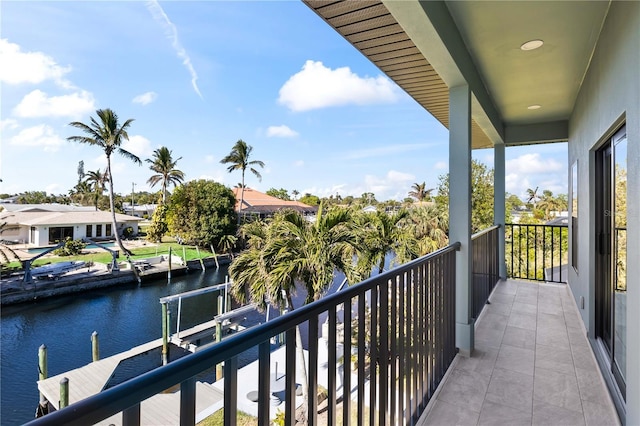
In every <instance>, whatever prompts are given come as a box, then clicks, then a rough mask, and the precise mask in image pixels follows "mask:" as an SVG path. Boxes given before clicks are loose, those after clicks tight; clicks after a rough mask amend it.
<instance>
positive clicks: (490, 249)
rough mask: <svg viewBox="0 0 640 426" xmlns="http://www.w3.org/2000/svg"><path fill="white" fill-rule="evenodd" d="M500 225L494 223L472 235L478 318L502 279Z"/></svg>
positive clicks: (474, 296)
mask: <svg viewBox="0 0 640 426" xmlns="http://www.w3.org/2000/svg"><path fill="white" fill-rule="evenodd" d="M499 231H500V225H494V226H492V227H491V228H487V229H485V230H483V231H480V232H478V233H477V234H474V235H473V236H472V237H471V250H472V253H473V286H472V287H471V288H472V296H471V299H472V301H473V302H472V303H473V307H472V316H473V318H478V316H479V315H480V312H482V308H483V307H484V305H485V304H486V302H487V300H489V296H490V295H491V292H492V291H493V289H494V288H495V286H496V284H497V283H498V280H500V260H499V258H500V257H499V254H498V238H500V232H499Z"/></svg>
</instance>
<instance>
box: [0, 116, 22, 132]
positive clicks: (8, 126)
mask: <svg viewBox="0 0 640 426" xmlns="http://www.w3.org/2000/svg"><path fill="white" fill-rule="evenodd" d="M17 128H18V122H17V121H16V120H14V119H13V118H7V119H4V120H0V130H13V129H17Z"/></svg>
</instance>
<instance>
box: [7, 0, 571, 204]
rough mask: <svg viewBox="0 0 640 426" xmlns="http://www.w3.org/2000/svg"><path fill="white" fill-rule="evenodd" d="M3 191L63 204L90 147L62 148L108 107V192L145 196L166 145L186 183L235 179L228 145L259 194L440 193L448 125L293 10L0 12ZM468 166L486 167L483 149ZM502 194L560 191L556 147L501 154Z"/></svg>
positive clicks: (563, 158) (94, 153) (62, 7)
mask: <svg viewBox="0 0 640 426" xmlns="http://www.w3.org/2000/svg"><path fill="white" fill-rule="evenodd" d="M0 28H1V32H0V64H2V65H1V66H0V84H1V87H0V93H1V94H0V179H2V182H0V193H9V194H13V193H20V192H24V191H46V192H47V193H50V194H64V193H68V191H69V190H70V189H71V188H73V186H74V185H76V183H77V182H78V173H77V169H78V163H79V162H80V161H83V162H84V170H85V172H86V171H90V170H91V171H94V170H102V171H103V170H104V169H105V166H106V158H105V156H104V154H103V153H102V151H101V150H100V149H99V148H98V147H93V146H88V145H83V144H79V143H76V142H69V141H67V137H69V136H76V135H82V133H81V132H79V130H78V129H75V128H73V127H71V126H69V123H70V122H73V121H80V122H83V123H89V120H90V117H96V114H95V111H96V110H97V109H105V108H110V109H112V110H113V111H115V112H116V113H117V114H118V117H119V119H120V122H121V123H123V122H124V121H126V120H127V119H130V118H132V119H134V121H133V122H132V124H131V126H130V128H129V132H128V133H129V140H128V141H125V143H124V144H123V148H125V149H126V150H128V151H130V152H132V153H134V154H135V155H137V156H139V157H140V158H141V159H142V160H143V164H142V165H141V166H138V165H136V164H134V163H132V162H131V161H130V160H127V159H126V158H124V157H121V156H117V155H116V156H114V157H113V158H112V162H113V177H114V185H115V191H116V192H119V193H121V194H123V195H125V194H130V193H131V191H132V188H133V189H135V191H152V190H159V187H158V186H156V187H155V188H153V189H151V188H150V187H149V185H148V184H147V180H148V179H149V177H150V176H151V175H152V174H153V173H152V172H151V171H150V170H149V164H148V163H146V162H144V160H145V159H147V158H151V157H152V154H153V151H154V150H155V149H158V148H159V147H161V146H166V147H167V148H169V149H170V150H171V151H172V154H173V157H174V158H180V160H179V161H178V163H177V167H178V168H179V169H180V170H182V171H183V172H184V173H185V175H186V180H187V181H188V180H193V179H212V180H215V181H217V182H220V183H223V184H225V185H227V186H229V187H232V186H235V185H236V184H237V183H238V182H240V180H241V176H240V173H239V172H234V173H228V172H227V170H226V166H225V165H224V164H221V163H220V160H221V159H222V158H223V157H224V156H225V155H227V154H228V153H229V152H230V150H231V148H232V147H233V145H234V144H235V142H236V141H237V140H239V139H242V140H244V141H245V142H247V143H248V144H249V145H251V146H252V147H253V152H252V158H253V159H255V160H262V161H264V163H265V167H264V169H261V170H260V173H261V174H262V180H261V181H259V180H258V179H257V178H255V177H254V176H253V175H251V174H250V173H248V174H247V176H246V184H247V185H248V186H249V187H251V188H254V189H257V190H259V191H263V192H266V191H267V190H268V189H269V188H284V189H287V190H288V191H289V192H290V193H291V192H292V191H293V190H294V189H295V190H297V191H299V192H300V194H305V193H312V194H314V195H318V196H320V197H325V196H329V195H335V194H339V195H340V196H343V197H344V196H347V195H353V196H360V195H361V194H363V193H364V192H373V193H374V194H375V195H376V198H377V199H378V200H387V199H396V200H402V199H404V198H405V197H406V196H407V193H408V191H410V188H411V185H412V184H414V183H421V182H426V185H427V188H435V187H437V185H438V177H439V176H441V175H443V174H446V173H447V169H448V131H447V129H446V128H444V127H443V126H442V125H441V124H440V123H438V122H437V121H436V120H435V119H434V118H433V117H432V116H431V115H430V114H429V113H428V112H427V111H426V110H425V109H424V108H422V107H421V106H420V105H418V104H417V103H416V102H415V101H414V100H413V99H412V98H411V97H410V96H408V95H407V94H406V93H405V92H403V91H402V90H401V89H400V88H399V87H398V86H397V85H396V84H395V83H393V81H391V80H390V79H389V78H387V77H386V76H385V75H384V74H383V73H382V72H381V71H380V70H379V69H378V68H376V67H375V66H374V65H373V64H372V63H371V62H369V60H368V59H366V58H365V57H364V56H363V55H362V54H361V53H360V52H358V51H357V50H356V49H355V48H354V47H353V46H351V45H350V44H349V43H348V42H347V41H346V40H344V39H343V38H342V37H341V36H340V35H339V34H338V33H337V32H335V30H333V29H332V28H331V27H329V26H328V25H327V24H326V23H325V22H324V21H322V19H320V18H319V17H318V16H317V15H316V14H315V13H314V12H313V11H312V10H311V9H309V8H308V7H307V6H305V5H304V4H303V3H302V2H298V1H234V2H227V1H198V2H189V1H180V2H176V1H168V2H157V1H147V2H138V1H121V2H103V1H83V2H71V1H65V2H56V1H42V2H35V1H29V2H25V1H6V0H3V1H1V2H0ZM473 156H474V158H476V159H478V160H479V161H482V162H484V163H486V164H487V165H489V166H493V150H476V151H474V152H473ZM506 158H507V164H506V175H507V176H506V189H507V191H508V192H511V193H514V194H516V195H519V196H521V197H524V196H525V193H526V189H527V188H535V187H539V188H540V191H542V190H543V189H549V190H551V191H553V192H554V194H559V193H567V145H566V144H565V143H561V144H550V145H535V146H529V147H513V148H512V147H509V148H507V149H506Z"/></svg>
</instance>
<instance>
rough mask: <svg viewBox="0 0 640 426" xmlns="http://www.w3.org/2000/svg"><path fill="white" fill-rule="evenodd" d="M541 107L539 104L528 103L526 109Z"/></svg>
mask: <svg viewBox="0 0 640 426" xmlns="http://www.w3.org/2000/svg"><path fill="white" fill-rule="evenodd" d="M540 108H542V107H541V106H540V105H529V106H528V107H527V109H540Z"/></svg>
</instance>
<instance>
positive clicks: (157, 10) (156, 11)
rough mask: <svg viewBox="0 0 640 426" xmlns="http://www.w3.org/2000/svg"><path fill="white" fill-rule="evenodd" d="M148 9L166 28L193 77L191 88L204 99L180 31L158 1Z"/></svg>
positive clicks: (173, 45)
mask: <svg viewBox="0 0 640 426" xmlns="http://www.w3.org/2000/svg"><path fill="white" fill-rule="evenodd" d="M147 9H148V10H149V12H150V13H151V16H152V17H153V19H155V20H156V21H158V22H160V24H161V25H162V26H163V27H164V32H165V34H166V35H167V38H168V39H169V40H171V46H172V47H173V49H174V50H175V51H176V54H177V55H178V58H180V59H182V64H183V65H184V66H185V68H187V71H189V74H190V75H191V86H192V87H193V90H194V91H195V92H196V93H197V94H198V96H200V98H202V94H201V93H200V89H198V74H197V73H196V70H195V69H194V68H193V64H192V63H191V58H190V57H189V54H188V53H187V51H186V50H185V48H184V47H182V45H181V44H180V40H178V29H177V28H176V26H175V25H174V23H173V22H171V20H169V17H168V16H167V14H166V13H165V12H164V10H163V9H162V6H160V5H159V4H158V2H157V1H156V0H151V1H148V2H147Z"/></svg>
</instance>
